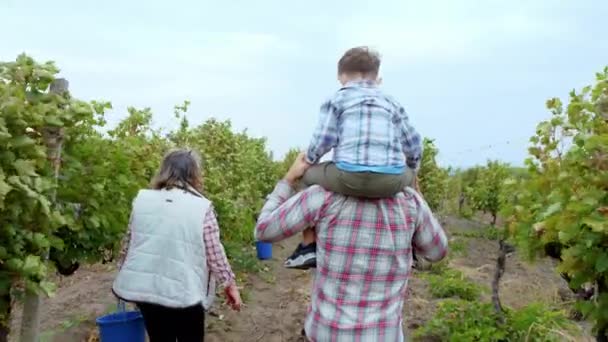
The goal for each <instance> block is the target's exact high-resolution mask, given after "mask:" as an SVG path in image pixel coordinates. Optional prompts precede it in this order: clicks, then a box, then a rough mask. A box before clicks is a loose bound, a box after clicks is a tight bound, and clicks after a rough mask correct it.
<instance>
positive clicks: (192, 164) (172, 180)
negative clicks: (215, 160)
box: [150, 149, 203, 192]
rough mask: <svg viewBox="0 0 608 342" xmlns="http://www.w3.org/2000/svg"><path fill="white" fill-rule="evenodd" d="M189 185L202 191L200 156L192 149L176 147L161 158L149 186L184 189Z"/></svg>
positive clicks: (158, 188) (159, 188)
mask: <svg viewBox="0 0 608 342" xmlns="http://www.w3.org/2000/svg"><path fill="white" fill-rule="evenodd" d="M188 185H190V186H191V187H193V188H194V189H195V190H196V191H198V192H202V191H203V177H202V175H201V158H200V156H199V155H198V154H197V153H196V152H195V151H192V150H187V149H177V150H173V151H170V152H169V153H167V154H166V155H165V157H164V158H163V162H162V164H161V166H160V170H158V174H157V175H156V176H155V177H154V179H152V183H151V184H150V187H151V188H152V189H156V190H161V189H167V190H170V189H172V188H180V189H185V188H187V186H188Z"/></svg>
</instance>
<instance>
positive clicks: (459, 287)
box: [422, 267, 482, 300]
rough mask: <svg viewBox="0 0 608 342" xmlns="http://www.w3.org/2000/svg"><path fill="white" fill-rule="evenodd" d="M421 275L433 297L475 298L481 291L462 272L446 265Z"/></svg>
mask: <svg viewBox="0 0 608 342" xmlns="http://www.w3.org/2000/svg"><path fill="white" fill-rule="evenodd" d="M422 277H423V278H424V279H426V280H427V281H428V282H429V285H430V292H431V295H432V296H433V297H435V298H451V297H458V298H461V299H464V300H476V299H478V298H479V296H480V295H481V292H482V287H480V286H479V285H477V284H475V283H473V282H472V281H470V280H469V279H467V278H466V277H465V276H464V274H463V273H462V272H460V271H458V270H454V269H450V268H447V267H446V268H445V269H443V270H442V271H440V272H438V273H435V274H433V273H430V274H425V275H423V276H422Z"/></svg>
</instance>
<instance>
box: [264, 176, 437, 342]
mask: <svg viewBox="0 0 608 342" xmlns="http://www.w3.org/2000/svg"><path fill="white" fill-rule="evenodd" d="M294 192H295V191H294V190H293V189H292V187H291V186H289V185H288V184H287V183H286V182H284V181H281V182H280V183H279V184H277V186H276V187H275V189H274V192H273V193H272V194H271V195H270V196H269V197H268V200H267V202H266V204H265V205H264V208H263V209H262V213H261V214H260V217H259V220H258V224H257V226H256V238H257V239H258V240H262V241H270V242H276V241H280V240H283V239H285V238H288V237H290V236H293V235H294V234H296V233H298V232H301V231H303V230H304V229H305V228H307V227H316V228H315V230H316V234H317V268H316V270H315V279H314V284H313V289H312V293H311V304H310V307H309V309H308V315H307V317H306V323H305V329H306V335H307V337H308V338H309V339H310V340H311V341H336V342H339V341H362V342H363V341H365V342H374V341H402V340H403V338H404V337H403V328H402V322H403V321H402V312H403V302H404V299H405V295H406V289H407V283H408V278H409V276H410V272H411V267H412V248H415V249H416V254H417V255H418V256H423V257H425V258H427V259H429V260H431V261H438V260H440V259H442V258H443V257H444V256H445V255H446V253H447V238H446V235H445V233H444V232H443V229H442V228H441V226H440V225H439V223H438V222H437V220H436V219H435V218H434V217H433V214H432V213H431V211H430V209H429V208H428V206H427V204H426V202H425V201H424V200H423V199H422V198H421V197H420V196H419V195H418V194H417V193H416V192H415V191H413V190H411V189H409V188H408V189H406V190H405V191H404V192H403V193H399V194H398V195H397V196H395V197H393V198H386V199H378V200H363V199H358V198H354V197H346V196H343V195H340V194H336V193H333V192H329V191H326V190H324V189H323V188H322V187H320V186H316V185H315V186H311V187H309V188H307V189H306V190H304V191H302V192H300V193H298V194H295V195H294Z"/></svg>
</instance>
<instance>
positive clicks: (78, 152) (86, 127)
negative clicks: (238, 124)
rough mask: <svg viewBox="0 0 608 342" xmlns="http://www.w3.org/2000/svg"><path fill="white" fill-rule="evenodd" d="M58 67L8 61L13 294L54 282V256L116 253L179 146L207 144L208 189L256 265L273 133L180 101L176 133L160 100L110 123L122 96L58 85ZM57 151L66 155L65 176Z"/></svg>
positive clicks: (1, 192) (233, 237)
mask: <svg viewBox="0 0 608 342" xmlns="http://www.w3.org/2000/svg"><path fill="white" fill-rule="evenodd" d="M57 72H58V69H57V68H56V67H55V66H54V64H53V63H44V64H39V63H37V62H36V61H34V60H33V59H32V58H30V57H28V56H25V55H21V56H19V57H18V58H17V59H16V61H15V62H9V63H0V113H1V115H0V239H1V240H2V244H1V245H0V295H2V297H1V298H3V300H5V299H6V298H7V297H6V296H4V295H6V294H8V293H9V291H10V290H11V288H13V285H14V284H15V283H16V282H18V283H23V284H24V285H25V288H27V289H29V290H33V291H37V292H43V293H47V294H48V293H50V292H52V291H53V289H54V286H53V284H52V283H50V282H49V281H48V273H49V269H52V268H50V267H49V266H52V265H53V264H55V265H56V266H57V267H58V268H59V269H72V270H73V269H75V268H74V267H73V266H74V265H75V264H76V263H83V262H97V261H101V260H108V259H109V258H110V257H111V256H113V254H114V253H115V252H116V250H117V247H118V246H119V244H120V241H121V239H122V237H123V236H124V233H125V231H126V228H127V224H128V219H129V213H130V211H131V201H132V200H133V198H134V197H135V195H136V193H137V192H138V191H139V190H140V189H141V188H146V187H148V184H149V182H150V180H151V178H152V177H153V176H154V174H155V172H156V170H157V169H158V167H159V164H160V160H161V158H162V156H163V154H164V153H165V152H167V151H168V150H169V149H170V148H174V147H191V148H193V149H195V150H197V151H199V152H200V153H201V155H202V158H203V162H204V181H205V184H204V187H205V194H206V195H207V196H208V197H209V198H210V199H211V200H212V201H213V203H214V207H215V209H216V212H217V216H218V221H219V224H220V227H221V230H222V239H223V241H224V242H225V243H226V244H227V250H228V254H229V256H230V257H231V258H232V260H233V262H234V264H235V266H236V268H239V267H242V268H245V269H248V270H251V269H255V266H254V265H253V264H254V263H255V259H254V258H253V256H252V254H253V252H252V250H251V245H250V244H249V243H251V242H252V240H253V234H252V229H253V226H254V223H255V220H256V214H257V212H258V211H259V209H260V207H261V205H262V204H263V201H264V197H265V196H266V195H267V194H268V193H269V192H270V190H271V189H272V187H273V186H274V183H275V181H276V179H277V174H278V168H279V167H278V165H277V163H275V162H274V161H273V160H272V158H271V154H270V153H269V152H268V151H267V149H266V142H265V140H264V139H259V138H253V137H250V136H249V135H247V132H235V131H234V130H233V129H232V126H231V124H230V122H229V121H226V122H219V121H216V120H214V119H210V120H207V121H206V122H205V123H203V124H201V125H199V126H197V127H194V128H191V127H190V126H189V123H188V121H187V120H186V117H185V112H186V111H187V108H188V105H189V103H188V102H187V101H186V102H185V103H184V104H183V105H180V106H176V107H175V115H176V117H177V118H178V119H180V126H179V127H178V129H176V130H175V131H173V132H169V133H168V134H162V133H161V132H160V131H158V130H154V129H152V127H151V122H152V112H151V111H150V109H148V108H146V109H142V110H138V109H135V108H129V109H128V115H127V117H126V118H125V119H124V120H123V121H121V122H120V123H119V124H118V125H117V126H116V127H115V128H113V129H111V130H108V128H107V127H106V122H105V120H104V111H105V110H107V109H109V108H111V105H110V104H109V103H106V102H95V101H93V102H90V103H87V102H83V101H79V100H77V99H74V98H72V97H71V96H70V94H69V93H68V92H64V93H59V94H57V93H52V92H50V91H49V86H50V85H51V83H52V82H53V80H54V79H55V74H56V73H57ZM102 131H105V132H106V133H105V134H104V133H101V132H102ZM53 134H54V135H53ZM58 142H61V144H58ZM57 155H59V156H60V159H59V158H55V156H57ZM55 160H57V161H59V160H60V164H59V163H58V166H59V173H58V175H56V174H55V167H54V164H53V161H55ZM235 246H239V247H238V248H236V247H235ZM243 246H245V247H243ZM47 255H49V256H50V261H51V262H52V263H49V262H47V258H46V256H47ZM20 288H21V286H20ZM9 305H10V303H7V302H3V301H0V324H4V323H6V322H7V320H8V317H7V313H8V308H9Z"/></svg>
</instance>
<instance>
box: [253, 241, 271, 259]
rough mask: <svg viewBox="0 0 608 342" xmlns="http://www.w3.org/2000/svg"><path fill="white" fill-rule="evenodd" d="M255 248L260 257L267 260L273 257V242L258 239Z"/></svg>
mask: <svg viewBox="0 0 608 342" xmlns="http://www.w3.org/2000/svg"><path fill="white" fill-rule="evenodd" d="M255 248H256V249H257V252H258V259H260V260H266V259H270V258H272V243H270V242H262V241H256V242H255Z"/></svg>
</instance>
